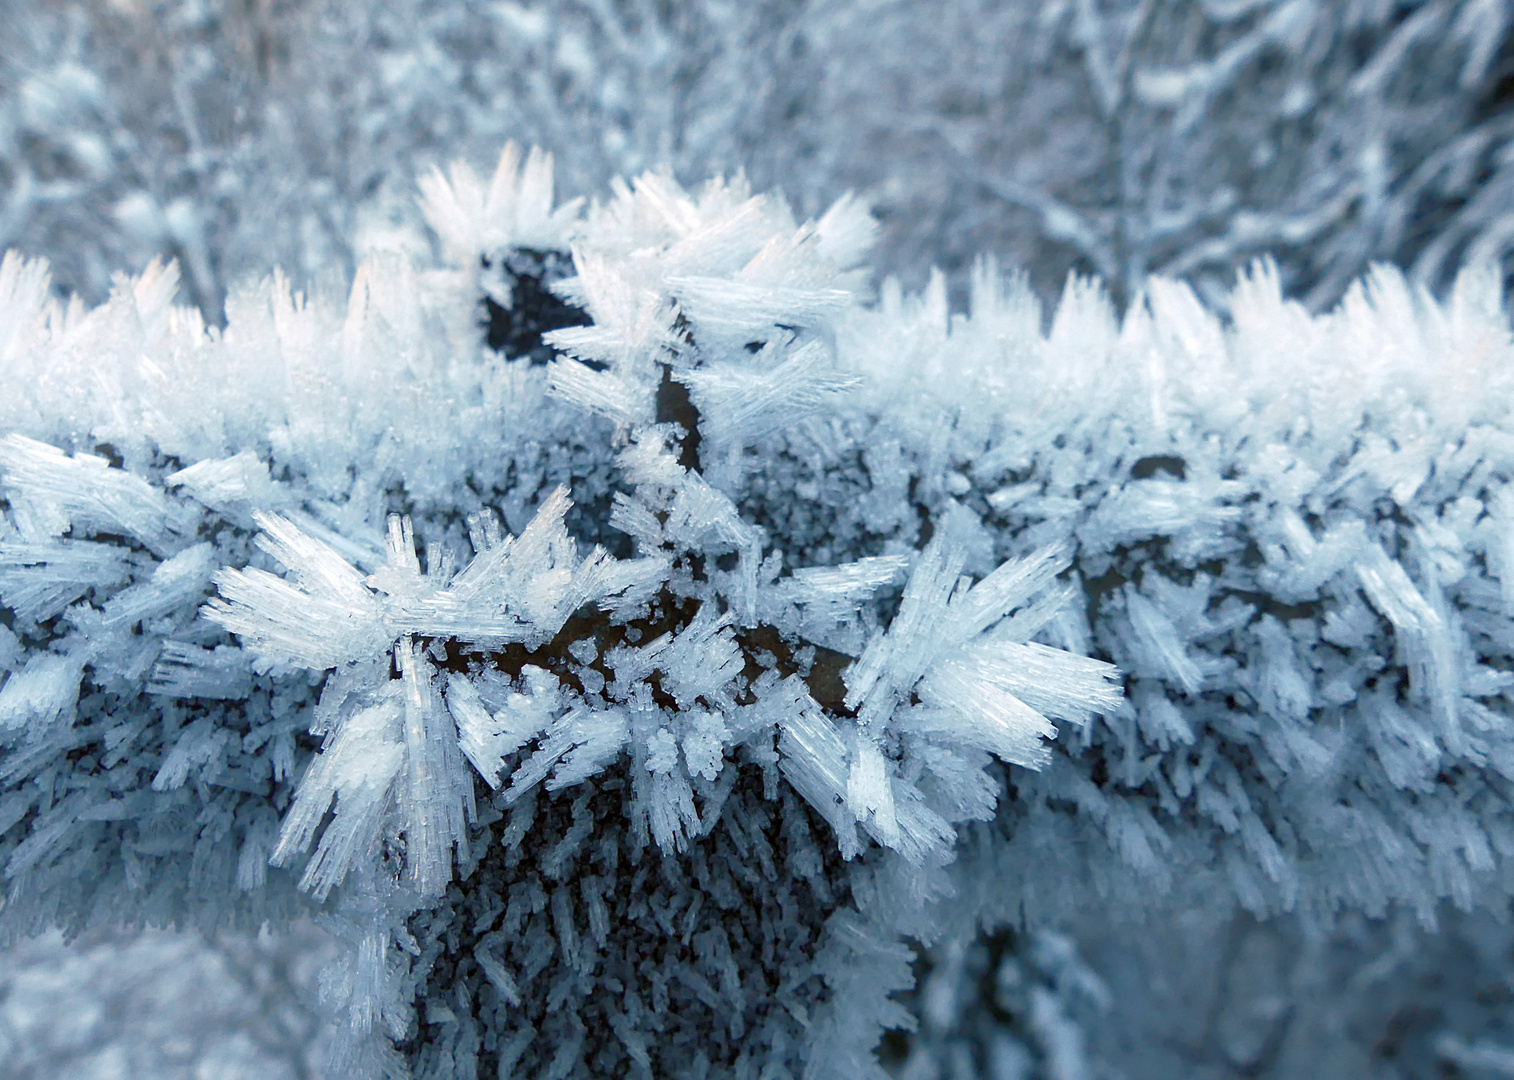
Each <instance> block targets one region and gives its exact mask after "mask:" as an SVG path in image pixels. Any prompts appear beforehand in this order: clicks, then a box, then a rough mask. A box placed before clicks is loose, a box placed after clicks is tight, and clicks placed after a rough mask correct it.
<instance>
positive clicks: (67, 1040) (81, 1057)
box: [0, 0, 1514, 1080]
mask: <svg viewBox="0 0 1514 1080" xmlns="http://www.w3.org/2000/svg"><path fill="white" fill-rule="evenodd" d="M13 8H14V12H15V16H16V20H17V22H16V25H18V26H20V27H21V28H22V29H21V31H20V32H18V33H14V34H12V35H10V36H8V37H7V38H6V40H5V42H4V44H3V45H0V249H3V248H8V247H17V248H20V249H21V250H23V251H25V252H27V253H28V254H33V255H43V256H46V257H47V258H48V259H49V260H50V261H51V262H52V264H53V266H54V268H55V273H56V280H57V283H58V286H59V288H60V289H62V290H64V291H74V290H76V291H77V292H78V293H80V294H81V295H82V296H84V297H86V298H87V299H89V300H91V301H98V300H100V299H102V298H103V297H104V296H105V295H106V293H107V291H108V289H109V282H110V280H111V276H112V275H113V274H114V273H115V272H117V271H120V270H129V271H131V272H138V271H140V270H141V268H142V266H143V265H144V264H145V263H146V262H147V260H148V259H149V258H151V257H152V256H154V255H156V254H159V253H163V252H166V253H168V254H171V255H173V256H174V257H176V258H178V259H179V260H180V262H181V264H182V265H183V267H184V274H185V282H186V285H185V293H184V295H183V297H182V298H183V299H184V300H185V301H187V302H192V303H194V304H197V305H199V306H200V307H201V308H202V309H203V310H204V311H205V313H206V315H207V317H208V318H209V320H210V321H211V322H216V321H219V319H220V318H221V317H222V313H223V310H224V308H223V305H224V301H225V297H226V295H227V292H228V289H229V288H230V287H231V286H232V285H234V284H235V283H236V282H237V281H238V280H240V279H241V278H242V277H244V276H246V275H248V274H258V273H261V272H263V271H266V270H267V269H268V268H269V267H271V266H274V265H280V266H283V267H285V268H286V269H287V270H288V271H289V272H290V274H291V275H292V276H293V277H294V278H295V280H296V281H298V282H302V283H306V282H308V283H317V284H319V283H321V282H329V281H343V280H346V279H348V278H350V276H351V273H352V271H353V269H354V267H355V265H356V261H357V260H358V259H359V258H360V257H361V256H362V255H364V254H365V253H367V252H369V251H372V250H375V249H378V248H380V247H382V246H384V245H386V244H395V243H408V242H410V241H409V240H408V239H407V237H409V236H410V235H411V234H410V233H407V232H406V231H405V230H406V228H407V227H408V226H413V225H415V224H416V223H417V218H416V215H415V212H414V209H413V202H412V198H411V196H412V193H413V182H414V177H416V176H417V175H421V174H422V173H423V171H424V167H425V166H426V165H428V164H430V163H433V162H437V161H445V160H450V159H452V158H463V159H467V160H471V161H473V162H475V163H476V164H479V165H484V164H487V163H489V162H490V161H492V159H493V158H494V156H495V155H496V154H497V152H498V147H499V145H500V144H501V143H502V142H503V141H504V139H506V138H510V137H513V138H517V139H521V140H523V141H525V142H528V143H531V142H534V143H539V144H541V145H544V146H546V147H548V148H550V149H552V150H553V151H554V152H555V153H556V155H557V159H558V176H559V177H560V182H561V185H562V186H563V187H565V188H567V189H568V193H569V194H575V193H601V192H603V190H604V188H605V183H606V182H607V181H608V179H609V178H610V177H611V176H612V175H614V174H617V173H620V172H633V171H637V170H640V169H642V168H645V167H649V166H651V165H654V164H657V163H660V162H670V163H671V164H672V165H673V166H674V168H675V169H676V171H677V173H678V175H679V177H680V178H681V179H683V180H684V181H686V182H690V183H697V182H698V181H700V180H702V179H703V178H704V177H705V176H706V175H708V174H711V173H715V172H720V171H727V170H733V169H735V168H738V167H742V168H745V169H746V171H747V172H748V173H749V174H750V175H751V177H752V178H753V180H754V182H755V185H756V186H757V187H758V188H759V189H761V188H767V187H770V186H775V185H776V186H780V187H782V188H783V189H784V190H785V191H786V192H787V193H788V194H789V196H790V197H791V198H792V199H793V200H794V202H795V203H796V205H797V206H798V207H799V208H800V209H801V210H802V211H804V212H810V211H813V210H817V209H819V208H821V207H823V206H824V205H827V204H828V203H829V202H830V201H831V200H833V199H834V198H836V197H837V196H839V195H840V194H841V193H842V192H844V191H845V190H847V189H849V188H856V189H859V190H861V191H863V192H865V193H866V194H867V195H868V196H869V197H870V198H871V199H872V200H873V202H874V204H875V206H876V208H877V210H878V213H879V216H880V219H881V221H882V226H883V238H882V241H881V244H880V249H879V251H880V254H879V260H878V264H879V266H880V268H881V269H882V270H894V271H899V272H900V273H901V274H902V275H903V276H904V278H905V280H906V282H915V283H918V282H919V281H921V280H923V279H924V276H925V272H926V268H927V267H928V266H929V265H930V264H932V263H939V264H941V265H943V266H944V267H945V268H946V269H947V270H948V271H949V273H950V274H951V280H952V282H953V286H954V289H956V291H957V292H958V293H960V292H962V291H963V287H964V283H965V281H966V277H967V267H968V265H969V264H970V261H971V259H972V258H973V257H974V256H975V255H976V254H978V253H980V252H983V251H990V252H994V253H997V254H999V255H1000V256H1001V257H1003V258H1005V259H1006V260H1007V261H1009V262H1011V263H1019V264H1020V265H1023V266H1024V267H1025V268H1026V269H1027V270H1028V271H1029V273H1030V274H1031V276H1032V280H1033V281H1034V282H1035V283H1036V285H1037V286H1038V288H1039V289H1040V290H1041V291H1042V292H1043V293H1045V294H1051V293H1053V292H1054V291H1055V289H1056V288H1057V287H1058V285H1059V284H1060V281H1061V279H1062V277H1063V276H1064V275H1065V273H1066V272H1067V271H1068V270H1069V269H1078V270H1081V271H1091V272H1096V273H1099V274H1100V275H1102V276H1103V277H1104V278H1105V279H1106V280H1108V281H1109V282H1110V283H1111V286H1112V288H1113V290H1114V292H1115V295H1116V296H1117V297H1118V298H1122V299H1123V298H1128V297H1129V296H1130V295H1131V294H1132V293H1133V292H1134V291H1135V290H1136V289H1137V288H1138V287H1139V285H1140V283H1141V281H1142V280H1143V279H1144V277H1145V275H1146V274H1148V273H1151V272H1153V271H1161V272H1164V273H1170V274H1178V275H1184V276H1188V277H1190V278H1191V279H1193V280H1194V281H1195V282H1196V284H1197V286H1198V287H1199V289H1200V291H1201V292H1202V293H1203V294H1204V295H1205V296H1206V298H1208V299H1211V300H1214V301H1216V302H1218V300H1219V298H1220V297H1221V296H1222V289H1223V288H1225V287H1228V284H1229V282H1230V281H1231V279H1232V278H1233V274H1234V271H1235V269H1236V267H1237V266H1239V265H1241V264H1242V263H1243V262H1244V261H1245V260H1246V259H1248V258H1249V257H1250V256H1252V255H1255V254H1258V253H1261V252H1271V253H1273V254H1275V255H1276V256H1277V258H1278V260H1279V263H1280V265H1281V268H1282V275H1283V278H1284V281H1285V284H1286V285H1287V287H1288V289H1289V291H1290V292H1291V293H1293V294H1295V295H1298V296H1301V297H1303V298H1305V299H1306V300H1307V302H1308V303H1309V305H1310V306H1311V307H1312V308H1314V309H1316V310H1319V309H1323V308H1326V307H1328V306H1329V305H1330V304H1332V303H1333V302H1334V301H1335V300H1336V299H1338V297H1339V296H1340V294H1341V292H1342V291H1343V289H1344V288H1345V286H1346V284H1347V283H1348V282H1349V281H1351V280H1352V279H1354V278H1355V277H1356V276H1357V275H1359V274H1360V273H1361V272H1362V271H1363V270H1364V269H1365V268H1366V266H1367V264H1368V262H1369V261H1371V260H1373V259H1390V260H1394V261H1397V262H1399V263H1400V264H1402V265H1404V266H1405V267H1407V268H1409V269H1410V270H1411V271H1412V273H1413V274H1414V275H1415V276H1416V277H1417V278H1418V279H1419V280H1421V281H1423V282H1424V283H1426V284H1427V285H1430V286H1432V287H1437V288H1439V287H1442V286H1444V285H1445V283H1446V282H1447V280H1448V279H1449V276H1450V274H1451V273H1452V272H1453V271H1454V268H1455V267H1456V266H1457V265H1459V264H1460V263H1461V262H1463V261H1475V260H1477V259H1479V258H1483V257H1501V256H1503V255H1504V253H1505V250H1506V249H1507V248H1508V247H1509V245H1510V243H1511V240H1514V215H1511V211H1510V209H1509V207H1510V205H1511V204H1510V193H1511V191H1514V165H1511V164H1510V163H1511V161H1514V154H1510V153H1508V152H1506V147H1507V146H1508V145H1509V139H1510V133H1511V130H1514V127H1511V120H1510V113H1509V112H1508V111H1507V102H1506V101H1505V98H1504V96H1503V90H1504V87H1503V80H1505V79H1507V78H1508V77H1509V69H1508V64H1509V56H1508V51H1507V46H1506V45H1505V44H1504V42H1505V40H1506V32H1507V21H1508V10H1507V6H1506V5H1503V4H1499V3H1490V2H1476V0H1442V2H1435V0H1426V2H1419V3H1412V2H1411V3H1386V2H1371V0H1362V2H1341V3H1335V2H1328V0H1318V2H1313V3H1311V2H1308V0H1287V2H1269V0H1205V2H1203V3H1184V2H1180V0H1172V2H1170V3H1165V2H1156V3H1150V2H1147V3H1134V2H1132V3H1124V2H1098V0H1074V2H1066V3H1031V2H1023V3H1002V2H991V0H984V2H981V3H973V2H971V0H964V2H960V3H952V4H949V5H941V6H939V7H938V6H937V5H925V4H916V3H908V2H902V0H901V2H894V3H867V4H862V3H857V4H828V5H827V4H812V5H811V4H803V3H799V2H796V0H768V2H760V3H750V4H721V3H707V4H700V5H659V4H652V3H648V4H644V5H643V4H636V3H632V2H629V0H627V2H608V0H607V2H602V3H582V4H579V3H564V4H555V5H537V6H533V5H528V4H516V3H491V4H478V3H467V2H460V3H447V4H422V3H413V4H412V3H406V2H404V0H392V2H389V3H384V4H378V5H368V4H359V3H332V2H326V0H315V2H312V3H309V4H302V5H295V4H280V3H277V2H272V0H269V2H262V0H246V2H235V3H233V2H230V0H228V2H225V3H219V2H191V0H179V2H171V3H163V4H150V3H147V2H146V0H114V2H112V3H104V2H103V0H102V2H98V3H63V4H60V3H49V4H45V3H40V2H37V3H33V2H30V0H15V3H14V5H13ZM1066 929H1067V934H1068V936H1066V937H1058V936H1056V935H1050V936H1043V937H1040V938H1034V939H1026V940H1019V939H1015V938H1011V937H1005V936H1004V935H1000V936H998V937H994V938H986V939H984V940H983V941H981V942H979V943H978V944H977V945H975V946H973V947H972V948H968V949H965V950H958V951H957V952H955V953H953V952H950V951H948V952H940V951H935V952H927V953H925V954H924V955H923V956H922V959H921V963H920V965H919V970H920V974H921V976H922V980H921V987H920V989H919V991H918V993H917V995H916V996H915V997H914V998H913V999H912V1004H913V1007H914V1008H915V1011H916V1012H917V1013H918V1015H920V1017H921V1018H922V1030H921V1032H920V1033H919V1034H918V1035H916V1036H912V1037H909V1038H905V1037H903V1036H900V1037H897V1038H891V1040H890V1042H889V1047H890V1049H891V1051H893V1052H894V1058H895V1065H896V1067H897V1068H898V1070H899V1071H900V1073H901V1074H902V1075H907V1076H911V1077H917V1078H921V1080H923V1078H924V1077H928V1076H938V1077H943V1078H945V1077H956V1076H967V1075H974V1076H976V1075H991V1076H996V1077H1016V1076H1022V1075H1045V1076H1049V1077H1055V1078H1057V1080H1064V1078H1065V1080H1072V1078H1073V1077H1077V1076H1081V1075H1109V1076H1117V1075H1124V1076H1131V1077H1148V1076H1149V1077H1156V1076H1196V1077H1209V1076H1213V1077H1217V1078H1218V1077H1232V1076H1235V1077H1239V1076H1249V1077H1263V1076H1265V1077H1290V1076H1304V1075H1321V1076H1326V1075H1328V1076H1343V1077H1345V1076H1364V1077H1365V1076H1395V1075H1400V1076H1405V1077H1408V1076H1414V1077H1421V1076H1424V1077H1429V1076H1445V1075H1452V1076H1455V1075H1466V1076H1499V1075H1514V1010H1511V1008H1510V999H1511V996H1514V991H1511V985H1514V982H1511V980H1514V959H1511V953H1510V942H1511V937H1510V934H1509V933H1508V932H1507V930H1506V928H1504V927H1502V926H1500V925H1498V924H1497V923H1495V922H1493V921H1491V920H1490V919H1489V918H1488V917H1487V916H1466V917H1457V916H1453V915H1452V914H1450V913H1447V915H1446V917H1445V919H1444V921H1443V925H1442V927H1441V929H1440V930H1439V931H1438V932H1437V933H1430V932H1427V931H1426V930H1424V929H1423V928H1422V927H1421V926H1419V925H1418V924H1417V923H1416V922H1414V921H1413V920H1412V919H1408V918H1390V919H1388V920H1386V921H1376V922H1375V921H1371V920H1365V919H1347V920H1346V921H1345V923H1344V925H1343V926H1341V927H1340V928H1338V929H1337V930H1336V931H1335V932H1334V933H1332V934H1330V935H1328V936H1319V935H1315V936H1310V935H1309V934H1308V933H1306V931H1305V929H1304V928H1303V927H1302V924H1299V923H1296V922H1294V921H1292V920H1290V919H1288V918H1280V919H1278V920H1277V921H1274V922H1271V923H1266V924H1257V923H1255V922H1253V921H1252V920H1251V919H1250V917H1249V916H1232V915H1231V914H1230V913H1229V912H1228V911H1226V912H1223V913H1221V914H1220V915H1219V916H1216V915H1215V914H1214V913H1210V912H1204V911H1197V912H1194V913H1192V914H1190V915H1187V916H1182V917H1176V918H1167V917H1164V918H1162V919H1161V920H1160V921H1159V922H1158V923H1157V924H1156V925H1155V926H1151V927H1141V928H1130V927H1127V926H1124V925H1123V924H1115V925H1112V926H1107V927H1106V926H1105V925H1104V923H1103V920H1101V919H1100V918H1099V917H1098V915H1097V913H1096V912H1095V913H1090V914H1089V915H1088V917H1087V918H1085V919H1082V920H1079V921H1076V922H1074V923H1072V924H1070V925H1069V926H1068V927H1067V928H1066ZM317 942H318V939H317V938H316V937H314V936H295V937H291V938H289V939H287V940H284V939H278V940H271V941H270V940H266V939H264V940H255V939H245V938H243V939H238V938H225V939H222V940H221V941H220V943H219V944H216V945H207V944H206V943H204V942H203V941H201V940H200V939H197V938H194V937H175V936H170V935H163V934H156V933H154V934H148V935H144V936H142V937H140V938H137V939H133V940H113V939H109V938H91V939H86V940H85V941H84V942H81V943H76V944H75V945H74V946H71V947H64V946H62V945H61V944H60V943H59V942H57V941H56V940H55V939H51V938H44V939H38V940H34V941H29V942H25V943H22V944H19V945H17V946H14V947H13V948H12V949H11V950H9V951H8V952H7V953H6V954H5V956H4V958H3V960H0V994H3V999H0V1021H3V1024H4V1027H3V1029H0V1062H3V1063H4V1065H5V1066H7V1067H8V1071H7V1075H17V1076H39V1077H41V1076H66V1075H78V1076H156V1075H163V1076H172V1075H193V1076H236V1075H266V1076H280V1075H288V1076H298V1075H309V1073H308V1072H305V1071H302V1070H308V1069H310V1068H311V1067H312V1066H311V1062H313V1061H314V1060H315V1055H314V1052H313V1051H312V1052H311V1053H310V1054H308V1055H307V1053H306V1051H307V1049H309V1048H310V1044H311V1041H312V1040H313V1039H314V1038H315V1035H314V1028H313V1025H312V1020H311V1017H312V1015H313V1014H312V1013H311V1012H309V1011H307V1007H306V1006H303V1005H301V1004H300V1001H301V998H300V996H299V992H301V991H308V990H309V989H310V988H311V986H312V982H313V979H312V977H311V975H310V970H309V966H308V961H310V960H311V959H312V958H313V956H314V955H315V954H316V953H318V952H319V949H320V947H319V945H318V944H317ZM1080 958H1081V959H1080ZM1085 1065H1086V1068H1085Z"/></svg>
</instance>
